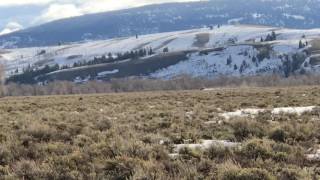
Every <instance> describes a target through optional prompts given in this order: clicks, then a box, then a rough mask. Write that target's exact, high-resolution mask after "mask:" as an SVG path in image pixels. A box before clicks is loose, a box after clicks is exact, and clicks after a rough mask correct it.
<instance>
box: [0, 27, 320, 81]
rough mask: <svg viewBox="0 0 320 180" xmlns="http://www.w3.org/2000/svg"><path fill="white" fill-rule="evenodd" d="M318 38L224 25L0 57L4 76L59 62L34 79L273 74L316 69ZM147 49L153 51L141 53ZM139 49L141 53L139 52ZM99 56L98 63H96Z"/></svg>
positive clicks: (318, 33) (318, 32)
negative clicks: (4, 69)
mask: <svg viewBox="0 0 320 180" xmlns="http://www.w3.org/2000/svg"><path fill="white" fill-rule="evenodd" d="M319 37H320V29H310V30H297V29H286V28H273V27H266V26H253V25H227V26H221V27H219V26H214V27H212V28H201V29H191V30H185V31H175V32H169V33H159V34H150V35H143V36H138V37H136V36H134V37H124V38H116V39H110V40H98V41H88V42H82V43H72V44H68V45H60V46H50V47H35V48H21V49H5V50H2V52H1V60H2V61H3V62H5V64H6V68H7V75H8V76H14V75H15V74H16V75H17V74H21V73H22V71H23V69H26V68H29V69H33V70H35V69H41V68H44V67H45V66H46V65H49V66H54V65H56V64H58V65H59V66H60V69H59V68H58V69H55V70H54V71H50V72H46V73H45V74H39V75H38V77H35V78H37V80H38V81H45V80H72V81H75V80H80V81H81V79H82V80H85V79H110V78H122V77H129V76H140V77H151V78H162V79H168V78H169V79H170V78H173V77H176V76H179V75H181V74H189V75H191V76H195V77H199V76H203V77H209V78H213V77H217V76H220V75H228V76H242V75H245V76H248V75H260V74H272V73H277V74H280V75H283V76H289V75H292V74H299V73H308V72H309V73H317V72H319V70H320V69H319V67H320V60H319V54H318V53H319V48H320V46H319V40H318V38H319ZM299 44H300V45H299ZM299 46H300V47H299ZM150 49H152V53H150V54H149V53H146V51H148V52H149V50H150ZM133 52H134V53H137V56H135V57H134V58H132V57H131V56H130V54H132V53H133ZM140 52H145V53H144V54H143V55H141V56H140V55H139V54H140ZM126 53H127V54H126ZM134 53H133V54H134ZM120 56H121V58H119V57H120ZM126 57H128V58H126ZM101 58H102V59H103V58H104V60H106V61H102V60H101ZM106 58H111V59H112V61H107V60H109V59H106ZM94 60H95V61H94ZM98 60H101V62H100V61H99V63H97V62H98ZM75 64H76V65H77V66H75ZM78 64H81V65H78ZM61 67H64V68H63V69H61Z"/></svg>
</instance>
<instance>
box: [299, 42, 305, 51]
mask: <svg viewBox="0 0 320 180" xmlns="http://www.w3.org/2000/svg"><path fill="white" fill-rule="evenodd" d="M302 48H304V44H303V43H302V41H301V40H300V41H299V49H302Z"/></svg>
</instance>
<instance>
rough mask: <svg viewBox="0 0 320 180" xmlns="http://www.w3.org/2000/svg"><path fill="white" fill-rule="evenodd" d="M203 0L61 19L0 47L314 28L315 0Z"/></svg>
mask: <svg viewBox="0 0 320 180" xmlns="http://www.w3.org/2000/svg"><path fill="white" fill-rule="evenodd" d="M234 2H235V1H234V0H209V1H201V2H191V3H190V2H189V3H168V4H158V5H151V6H144V7H139V8H133V9H126V10H119V11H112V12H105V13H99V14H90V15H85V16H80V17H74V18H69V19H62V20H58V21H54V22H50V23H47V24H43V25H40V26H37V27H31V28H29V29H25V30H22V31H19V32H15V33H12V34H8V35H4V36H0V47H1V46H4V47H30V46H48V45H57V44H58V43H60V42H62V43H69V42H77V41H82V40H86V39H91V40H96V39H107V38H116V37H125V36H134V35H136V34H141V35H142V34H151V33H162V32H171V31H178V30H185V29H191V28H201V27H203V26H209V25H217V24H234V23H241V24H257V25H268V26H276V27H286V28H303V29H309V28H318V27H319V24H320V15H319V13H318V12H319V10H320V4H319V1H318V0H308V1H301V0H237V3H234Z"/></svg>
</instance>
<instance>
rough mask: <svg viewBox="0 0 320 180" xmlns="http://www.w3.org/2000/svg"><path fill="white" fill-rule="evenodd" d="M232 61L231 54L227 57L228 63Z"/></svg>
mask: <svg viewBox="0 0 320 180" xmlns="http://www.w3.org/2000/svg"><path fill="white" fill-rule="evenodd" d="M231 63H232V57H231V55H229V57H228V58H227V65H228V66H229V65H230V64H231Z"/></svg>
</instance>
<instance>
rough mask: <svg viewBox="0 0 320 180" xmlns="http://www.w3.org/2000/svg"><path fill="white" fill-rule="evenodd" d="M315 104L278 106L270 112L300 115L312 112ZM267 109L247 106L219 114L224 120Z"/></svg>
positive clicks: (256, 113)
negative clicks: (246, 107)
mask: <svg viewBox="0 0 320 180" xmlns="http://www.w3.org/2000/svg"><path fill="white" fill-rule="evenodd" d="M315 108H317V106H306V107H280V108H274V109H272V110H271V114H273V115H279V114H297V115H299V116H301V115H302V114H303V113H306V112H312V111H313V110H314V109H315ZM267 111H268V109H257V108H248V109H240V110H237V111H234V112H225V113H221V114H220V116H221V117H224V118H225V119H226V120H229V119H231V118H234V117H254V116H256V115H258V114H259V113H263V112H267Z"/></svg>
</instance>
